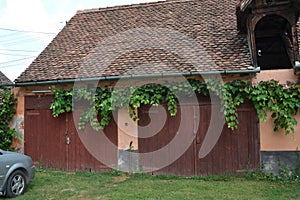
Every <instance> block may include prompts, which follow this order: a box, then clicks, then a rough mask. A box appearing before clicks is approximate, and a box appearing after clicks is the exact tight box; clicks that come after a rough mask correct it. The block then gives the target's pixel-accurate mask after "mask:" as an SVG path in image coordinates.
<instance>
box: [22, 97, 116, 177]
mask: <svg viewBox="0 0 300 200" xmlns="http://www.w3.org/2000/svg"><path fill="white" fill-rule="evenodd" d="M52 100H53V96H27V97H25V119H24V128H25V133H24V148H25V153H26V154H27V155H30V156H31V157H32V159H33V161H34V162H35V163H36V164H37V165H39V166H42V167H45V168H54V169H60V170H67V171H78V170H80V171H83V170H85V171H102V170H103V169H107V168H108V167H107V166H105V165H104V164H102V163H101V162H100V161H98V160H97V159H95V158H94V157H93V156H92V155H91V154H90V153H89V151H88V150H87V149H86V148H85V146H84V145H83V144H82V142H81V140H80V137H79V136H78V132H77V130H76V126H75V123H74V119H73V115H72V113H64V114H62V115H60V116H59V117H57V118H54V117H53V116H52V111H51V110H50V104H51V102H52ZM104 132H105V134H106V136H107V137H108V138H109V139H110V140H111V141H112V143H114V144H115V145H117V138H118V137H117V125H116V123H114V122H113V120H112V122H111V124H110V125H109V126H108V127H107V128H106V129H105V130H104ZM97 134H101V133H97ZM107 156H110V157H113V158H116V160H115V163H116V164H117V151H115V152H114V151H111V152H109V153H108V154H107Z"/></svg>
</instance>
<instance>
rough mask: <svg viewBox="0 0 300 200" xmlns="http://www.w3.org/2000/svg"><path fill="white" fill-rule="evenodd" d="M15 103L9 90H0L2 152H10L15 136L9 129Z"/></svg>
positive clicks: (0, 142)
mask: <svg viewBox="0 0 300 200" xmlns="http://www.w3.org/2000/svg"><path fill="white" fill-rule="evenodd" d="M15 103H16V100H15V99H14V96H13V93H12V92H11V90H10V89H8V88H0V149H3V150H12V149H11V144H12V141H13V137H14V136H15V135H16V131H15V130H14V129H10V127H9V123H10V121H11V120H12V118H13V116H14V114H15V112H16V110H15V108H14V105H15Z"/></svg>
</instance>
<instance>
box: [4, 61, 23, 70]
mask: <svg viewBox="0 0 300 200" xmlns="http://www.w3.org/2000/svg"><path fill="white" fill-rule="evenodd" d="M24 65H25V66H27V65H28V62H21V63H18V64H9V65H0V69H3V68H10V67H17V66H23V67H24Z"/></svg>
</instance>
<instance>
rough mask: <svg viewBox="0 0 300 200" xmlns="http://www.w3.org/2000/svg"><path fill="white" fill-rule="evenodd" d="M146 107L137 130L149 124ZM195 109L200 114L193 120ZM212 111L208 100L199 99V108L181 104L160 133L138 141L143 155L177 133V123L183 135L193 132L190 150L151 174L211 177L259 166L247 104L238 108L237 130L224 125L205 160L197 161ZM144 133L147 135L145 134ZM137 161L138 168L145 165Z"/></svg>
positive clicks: (251, 112)
mask: <svg viewBox="0 0 300 200" xmlns="http://www.w3.org/2000/svg"><path fill="white" fill-rule="evenodd" d="M204 100H205V99H204ZM165 107H166V106H165ZM149 108H150V106H149V105H143V106H142V107H141V108H140V109H139V118H140V120H139V127H140V126H145V125H147V124H148V123H150V121H149ZM165 109H166V108H165ZM195 109H199V112H198V113H200V114H199V117H200V118H199V119H196V120H195V119H194V118H195V116H194V114H195ZM152 110H153V109H152ZM211 111H212V107H211V103H210V102H209V100H208V99H206V101H203V99H202V102H200V104H199V105H188V104H186V105H181V106H180V107H179V109H178V113H177V115H176V116H175V117H171V116H169V115H168V117H167V120H166V123H165V125H164V127H163V128H162V129H161V130H160V131H159V133H157V134H156V135H154V136H152V137H149V138H139V141H138V142H139V152H140V153H146V152H152V151H154V150H156V149H159V148H162V147H163V146H164V145H167V144H168V143H169V142H170V141H171V140H172V139H173V138H174V135H175V134H176V133H177V132H178V128H179V124H181V125H180V126H183V127H184V131H185V133H190V132H195V134H196V137H195V139H194V141H193V142H192V143H191V145H190V147H189V148H188V149H187V150H186V151H185V152H182V155H181V157H180V158H179V159H178V160H176V161H175V162H173V163H171V164H170V165H169V166H167V167H164V168H162V169H159V170H156V171H153V172H152V173H153V174H175V175H182V176H193V175H212V174H224V173H237V172H240V171H245V170H246V169H247V167H250V168H252V169H255V168H256V167H258V166H259V132H258V119H257V115H256V112H255V110H254V108H253V106H252V105H251V104H250V103H249V102H247V103H245V104H244V105H242V106H241V107H240V108H239V109H238V114H239V128H238V129H237V130H235V131H232V130H229V129H228V128H227V126H226V124H224V127H223V129H221V131H222V132H221V135H220V137H219V138H218V140H217V143H216V145H215V146H214V147H213V149H212V150H211V151H210V153H208V154H207V155H206V156H205V157H204V158H201V159H199V156H198V154H199V151H200V148H201V147H202V145H203V141H204V138H205V137H206V134H207V130H208V127H209V126H210V125H212V126H213V125H214V124H213V123H212V124H210V120H211ZM219 114H220V115H222V113H221V112H220V113H219ZM181 116H182V118H181ZM156 117H157V118H160V113H159V112H157V114H156ZM196 117H197V116H196ZM198 120H199V124H195V121H198ZM143 131H144V133H140V130H139V134H148V135H149V134H151V132H152V130H151V129H149V130H145V129H143ZM145 131H146V132H147V131H148V132H149V133H145ZM176 150H177V148H176V146H175V147H174V146H173V147H172V148H170V149H169V152H168V154H169V155H171V154H172V153H174V152H175V151H176ZM164 159H168V157H167V156H166V157H165V158H164ZM140 162H141V165H143V162H144V163H147V162H145V161H143V160H140ZM146 167H147V166H146ZM152 167H153V166H152Z"/></svg>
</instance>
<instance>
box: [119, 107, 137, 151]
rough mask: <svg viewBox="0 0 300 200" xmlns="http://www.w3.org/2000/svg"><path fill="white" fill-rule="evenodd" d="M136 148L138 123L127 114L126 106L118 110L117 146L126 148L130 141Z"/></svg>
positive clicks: (122, 148)
mask: <svg viewBox="0 0 300 200" xmlns="http://www.w3.org/2000/svg"><path fill="white" fill-rule="evenodd" d="M131 141H132V142H133V143H132V145H133V147H134V149H135V150H136V149H137V148H138V125H137V122H135V121H133V120H132V119H131V118H130V117H129V114H128V111H127V108H122V109H120V110H118V148H119V149H121V150H128V149H129V144H130V142H131Z"/></svg>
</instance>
